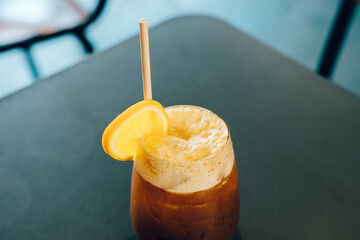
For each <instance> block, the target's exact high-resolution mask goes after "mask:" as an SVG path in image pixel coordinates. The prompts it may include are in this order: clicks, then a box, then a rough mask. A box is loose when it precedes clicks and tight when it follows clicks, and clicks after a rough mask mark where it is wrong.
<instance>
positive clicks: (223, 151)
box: [131, 105, 240, 240]
mask: <svg viewBox="0 0 360 240" xmlns="http://www.w3.org/2000/svg"><path fill="white" fill-rule="evenodd" d="M175 107H177V108H195V109H196V110H199V111H208V112H210V111H209V110H206V109H204V108H200V107H194V106H184V105H183V106H174V107H169V108H166V109H167V110H168V109H171V108H175ZM210 113H211V114H213V113H212V112H210ZM139 142H140V143H139V144H138V149H137V154H136V156H135V160H134V165H133V172H132V184H131V217H132V223H133V227H134V229H135V232H136V235H137V236H138V238H139V239H140V240H165V239H166V240H186V239H188V240H195V239H204V240H227V239H231V238H232V236H233V235H234V232H235V230H236V227H237V223H238V218H239V211H240V206H239V190H238V180H237V169H236V164H235V157H234V150H233V146H232V141H231V137H230V132H229V129H228V131H227V138H226V143H225V144H224V145H223V147H222V148H220V149H219V150H218V151H217V152H215V153H214V154H212V155H211V156H209V157H206V158H204V159H200V160H198V161H195V162H184V163H178V162H170V161H167V160H164V159H160V158H158V157H156V156H153V155H152V154H151V153H150V152H147V151H146V150H145V149H144V147H142V145H141V138H140V139H139ZM139 152H142V154H139Z"/></svg>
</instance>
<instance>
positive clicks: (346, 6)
mask: <svg viewBox="0 0 360 240" xmlns="http://www.w3.org/2000/svg"><path fill="white" fill-rule="evenodd" d="M355 5H356V3H355V1H353V0H342V3H341V6H340V9H339V10H338V13H337V16H336V19H335V21H334V23H333V27H332V29H331V32H330V35H329V36H328V40H327V42H326V45H325V48H324V50H323V52H322V56H321V59H320V63H319V65H318V67H317V72H318V73H319V74H320V75H322V76H323V77H326V78H329V77H331V74H332V72H333V70H334V66H335V64H336V61H337V57H338V55H339V52H340V50H341V47H342V45H343V42H344V40H345V36H346V33H347V30H348V28H349V25H350V21H351V19H352V17H353V13H354V10H355Z"/></svg>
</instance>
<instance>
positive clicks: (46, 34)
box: [0, 0, 106, 78]
mask: <svg viewBox="0 0 360 240" xmlns="http://www.w3.org/2000/svg"><path fill="white" fill-rule="evenodd" d="M66 2H67V4H69V5H70V6H71V7H72V8H73V9H74V10H76V11H78V12H80V13H81V14H82V19H81V21H80V22H78V23H77V24H76V25H74V26H70V27H64V28H59V29H56V28H54V29H45V31H44V30H42V31H38V32H35V34H33V35H32V36H30V37H27V38H24V39H19V40H17V41H15V42H10V43H7V44H4V45H0V52H2V51H7V50H11V49H14V48H20V49H22V50H23V51H24V52H25V54H26V58H27V61H28V63H29V65H30V68H31V71H32V73H33V76H34V77H35V78H37V77H39V74H38V71H37V68H36V66H35V63H34V60H33V58H32V56H31V46H32V45H33V44H34V43H38V42H42V41H45V40H48V39H52V38H56V37H60V36H63V35H65V34H71V35H74V36H76V38H77V39H78V40H79V41H80V43H81V44H82V46H83V47H84V51H85V53H88V54H89V53H92V52H93V51H94V46H93V45H92V44H91V42H90V41H89V40H88V38H87V37H86V32H85V31H86V28H87V27H88V26H89V25H90V24H91V23H93V22H94V21H95V20H96V19H97V18H98V17H99V16H100V15H101V13H102V11H103V9H104V7H105V4H106V0H99V1H98V3H97V5H96V7H95V9H94V11H92V12H90V13H86V12H84V11H82V9H81V8H79V6H78V5H76V3H75V2H74V1H73V0H66ZM4 25H5V24H1V22H0V27H1V26H4Z"/></svg>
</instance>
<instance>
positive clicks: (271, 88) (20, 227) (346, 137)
mask: <svg viewBox="0 0 360 240" xmlns="http://www.w3.org/2000/svg"><path fill="white" fill-rule="evenodd" d="M150 49H151V65H152V81H153V97H154V99H157V100H158V101H159V102H161V103H162V104H163V105H164V106H170V105H178V104H189V105H198V106H202V107H205V108H208V109H210V110H212V111H214V112H216V113H217V114H218V115H220V116H221V117H222V118H223V119H224V120H225V121H226V122H227V123H228V125H229V127H230V130H231V135H232V139H233V142H234V149H235V155H236V162H237V165H238V170H239V173H238V176H239V184H240V198H241V214H240V215H241V216H240V222H239V228H238V232H237V233H236V236H235V239H242V240H244V239H252V240H253V239H277V240H278V239H326V240H329V239H356V238H358V237H359V236H360V228H359V225H360V204H359V202H360V190H359V189H360V146H359V143H360V100H359V99H358V98H356V97H355V96H353V95H351V94H349V93H348V92H346V91H344V90H342V89H340V88H338V87H336V86H334V85H333V84H331V83H329V82H327V81H326V80H324V79H323V78H321V77H319V76H317V75H316V74H314V73H312V72H311V71H309V70H307V69H305V68H304V67H302V66H300V65H299V64H297V63H295V62H293V61H291V60H289V59H288V58H286V57H284V56H282V55H280V54H278V53H276V52H274V51H273V50H271V49H269V48H268V47H266V46H264V45H263V44H261V43H259V42H258V41H256V40H254V39H253V38H251V37H249V36H247V35H245V34H244V33H242V32H240V31H238V30H237V29H235V28H233V27H231V26H230V25H228V24H226V23H224V22H222V21H219V20H216V19H213V18H208V17H199V16H188V17H181V18H176V19H173V20H170V21H167V22H165V23H163V24H161V25H159V26H157V27H155V28H153V29H151V30H150ZM140 64H141V62H140V50H139V39H138V36H136V37H133V38H131V39H129V40H127V41H125V42H123V43H121V44H119V45H117V46H115V47H113V48H111V49H109V50H107V51H104V52H101V53H99V54H95V55H94V56H93V57H90V58H89V59H87V60H86V61H84V62H82V63H80V64H78V65H76V66H74V67H71V68H69V69H67V70H65V71H63V72H60V73H59V74H56V75H54V76H52V77H49V78H47V79H44V80H41V81H39V82H37V83H36V84H34V85H33V86H31V87H29V88H26V89H24V90H22V91H20V92H17V93H16V94H13V95H10V96H8V97H6V98H4V99H2V100H1V101H0V136H1V137H0V239H3V240H10V239H11V240H13V239H36V240H41V239H87V240H89V239H121V240H125V239H134V237H133V230H132V227H131V221H130V211H129V197H130V194H129V193H130V177H131V167H132V163H131V162H118V161H115V160H112V159H111V158H110V157H108V156H107V155H106V154H105V153H104V152H103V150H102V147H101V136H102V132H103V130H104V128H105V127H106V126H107V124H108V123H109V122H110V121H111V120H112V119H114V118H115V117H116V116H117V115H118V114H119V113H121V112H122V111H123V110H125V109H126V108H127V107H128V106H130V105H132V104H134V103H136V102H138V101H140V100H141V99H142V86H141V84H142V80H141V65H140Z"/></svg>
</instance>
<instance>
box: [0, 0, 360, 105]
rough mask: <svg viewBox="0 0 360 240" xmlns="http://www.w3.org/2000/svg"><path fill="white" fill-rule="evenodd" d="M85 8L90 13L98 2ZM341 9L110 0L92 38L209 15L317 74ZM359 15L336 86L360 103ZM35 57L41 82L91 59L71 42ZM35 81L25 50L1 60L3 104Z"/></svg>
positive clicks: (286, 1)
mask: <svg viewBox="0 0 360 240" xmlns="http://www.w3.org/2000/svg"><path fill="white" fill-rule="evenodd" d="M81 2H82V3H83V4H85V5H87V6H88V7H91V6H92V4H93V3H94V2H96V1H95V0H81ZM338 5H339V0H317V1H313V0H303V1H297V0H271V1H264V0H227V1H219V0H197V1H193V0H172V1H168V0H152V1H146V0H109V1H108V4H107V6H106V8H105V10H104V12H103V15H102V16H101V17H100V19H99V20H98V21H97V22H95V23H94V24H93V25H92V26H90V27H89V29H88V32H87V34H88V36H89V39H90V40H91V41H92V43H93V44H94V45H95V47H96V49H97V50H98V51H101V50H103V49H106V48H109V47H111V46H113V45H115V44H117V43H119V42H121V41H123V40H125V39H127V38H129V37H131V36H133V35H135V34H137V33H138V19H139V18H141V17H145V18H147V19H148V21H149V26H150V27H151V26H155V25H157V24H159V23H160V22H162V21H165V20H167V19H169V18H173V17H176V16H180V15H191V14H200V15H209V16H213V17H217V18H220V19H222V20H224V21H226V22H228V23H230V24H232V25H233V26H235V27H236V28H238V29H240V30H242V31H244V32H246V33H248V34H250V35H252V36H254V37H255V38H257V39H259V40H260V41H262V42H263V43H265V44H267V45H269V46H270V47H272V48H273V49H276V50H277V51H279V52H281V53H282V54H284V55H286V56H288V57H290V58H292V59H293V60H295V61H297V62H299V63H300V64H302V65H304V66H305V67H307V68H309V69H311V70H314V69H315V67H316V65H317V63H318V61H319V57H320V54H321V50H322V47H323V45H324V43H325V41H326V37H327V34H328V31H329V28H330V26H331V22H332V19H333V17H334V15H335V13H336V11H337V8H338ZM355 15H356V16H355V18H354V19H353V22H352V26H351V30H350V32H349V34H348V38H347V40H346V43H345V45H344V48H343V51H342V53H341V56H340V58H339V60H338V64H337V67H336V70H335V73H334V75H333V79H332V82H333V83H334V84H337V85H339V86H341V87H343V88H345V89H347V90H348V91H350V92H352V93H354V94H355V95H357V96H359V97H360V67H359V63H360V44H359V40H360V11H359V7H357V9H356V14H355ZM33 56H34V59H35V62H36V64H37V66H38V69H39V72H40V75H41V78H44V77H47V76H49V75H52V74H55V73H57V72H59V71H61V70H63V69H65V68H67V67H69V66H71V65H74V64H76V63H77V62H79V61H81V60H82V59H84V58H85V57H86V55H84V53H83V51H82V48H81V46H80V44H79V43H78V41H77V40H76V39H74V38H73V37H72V36H65V37H62V38H58V39H54V40H51V41H47V42H44V43H41V44H37V45H35V46H34V48H33ZM34 81H35V80H34V78H33V77H32V75H31V72H30V69H29V68H28V65H27V63H26V61H25V56H24V55H23V54H22V52H21V51H20V50H12V51H7V52H4V53H1V54H0V98H1V97H4V96H6V95H8V94H11V93H13V92H15V91H17V90H19V89H21V88H24V87H26V86H28V85H30V84H32V83H33V82H34Z"/></svg>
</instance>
